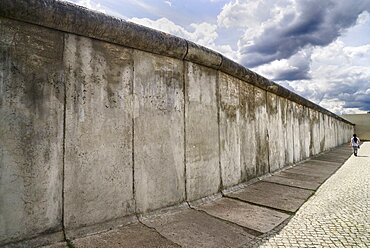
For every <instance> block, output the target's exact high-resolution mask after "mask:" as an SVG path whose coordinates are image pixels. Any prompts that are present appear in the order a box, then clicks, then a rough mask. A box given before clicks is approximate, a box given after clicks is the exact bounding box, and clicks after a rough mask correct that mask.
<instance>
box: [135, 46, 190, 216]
mask: <svg viewBox="0 0 370 248" xmlns="http://www.w3.org/2000/svg"><path fill="white" fill-rule="evenodd" d="M134 60H135V72H134V78H135V80H134V87H133V92H134V98H135V100H134V105H135V106H134V130H135V131H134V160H135V163H134V167H135V168H134V175H135V176H134V185H135V193H136V194H135V197H136V212H138V213H143V212H147V211H150V210H155V209H159V208H162V207H167V206H172V205H176V204H179V203H180V202H182V201H184V200H185V178H184V177H185V175H184V171H185V168H184V167H185V165H184V92H183V89H184V80H183V79H184V75H183V71H184V68H183V63H182V62H181V61H179V60H176V59H172V58H168V57H164V56H155V55H153V54H150V53H145V52H142V51H135V52H134Z"/></svg>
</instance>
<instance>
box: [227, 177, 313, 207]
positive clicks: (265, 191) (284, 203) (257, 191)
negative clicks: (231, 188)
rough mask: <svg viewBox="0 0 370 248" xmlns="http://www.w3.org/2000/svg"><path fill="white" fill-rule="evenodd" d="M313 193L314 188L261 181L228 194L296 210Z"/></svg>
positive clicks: (271, 205)
mask: <svg viewBox="0 0 370 248" xmlns="http://www.w3.org/2000/svg"><path fill="white" fill-rule="evenodd" d="M312 194H313V191H312V190H307V189H299V188H294V187H289V186H285V185H279V184H276V183H270V182H263V181H260V182H257V183H254V184H252V185H250V186H248V187H247V188H245V189H243V190H241V191H240V192H235V193H231V194H228V196H229V197H232V198H236V199H240V200H242V201H246V202H251V203H255V204H259V205H263V206H266V207H271V208H275V209H280V210H283V211H288V212H295V211H297V210H298V208H299V207H300V206H301V205H302V204H303V203H304V202H305V201H306V200H307V199H308V198H309V197H310V196H311V195H312Z"/></svg>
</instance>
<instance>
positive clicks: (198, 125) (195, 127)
mask: <svg viewBox="0 0 370 248" xmlns="http://www.w3.org/2000/svg"><path fill="white" fill-rule="evenodd" d="M200 82H201V83H200ZM217 113H218V110H217V72H216V71H214V70H212V69H210V68H207V67H204V66H200V65H197V64H194V63H190V62H185V127H186V130H185V140H186V144H185V146H186V153H185V155H186V187H187V188H186V192H187V198H188V199H187V200H188V201H193V200H197V199H200V198H202V197H205V196H209V195H212V194H215V193H217V192H218V191H219V188H220V184H221V180H220V179H221V175H220V173H221V172H220V165H219V163H220V159H219V133H218V132H219V130H218V128H219V126H218V116H217ZM165 128H167V126H166V127H165ZM204 137H207V138H206V139H205V138H204ZM171 187H172V188H173V186H171Z"/></svg>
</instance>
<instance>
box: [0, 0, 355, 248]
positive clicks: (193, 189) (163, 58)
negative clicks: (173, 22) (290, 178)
mask: <svg viewBox="0 0 370 248" xmlns="http://www.w3.org/2000/svg"><path fill="white" fill-rule="evenodd" d="M1 4H2V5H1V8H0V31H1V32H0V33H1V37H0V56H1V59H0V67H1V71H0V246H3V245H5V244H9V243H14V242H18V241H21V242H22V243H27V246H30V247H31V246H33V245H34V244H35V243H37V244H41V243H48V242H52V241H57V240H62V239H63V232H64V233H65V234H66V236H67V237H68V238H74V237H77V236H81V235H84V234H87V233H91V232H95V231H101V230H104V229H107V228H110V227H113V226H117V225H121V224H125V223H128V222H130V221H132V220H134V219H135V218H134V216H135V215H136V214H140V213H146V212H149V211H152V210H156V209H160V208H164V207H168V206H172V205H178V204H181V203H182V202H184V201H193V200H198V199H200V198H202V197H206V196H210V195H213V194H216V193H219V192H220V191H221V190H223V189H226V188H228V187H231V186H234V185H237V184H239V183H242V182H246V181H248V180H250V179H252V178H256V177H258V176H261V175H264V174H266V173H269V172H273V171H276V170H278V169H281V168H283V167H284V166H287V165H291V164H293V163H296V162H299V161H301V160H303V159H306V158H308V157H309V156H312V155H315V154H317V153H320V152H322V151H325V150H327V149H330V148H332V147H335V146H337V145H340V144H342V143H344V142H347V140H348V139H349V138H350V137H351V135H352V133H353V125H352V124H351V123H349V122H347V121H345V120H343V119H341V118H340V117H338V116H336V115H334V114H332V113H330V112H329V111H327V110H325V109H323V108H321V107H319V106H317V105H315V104H313V103H312V102H309V101H308V100H306V99H303V98H301V97H300V96H298V95H296V94H294V93H292V92H290V91H288V90H286V89H284V88H282V87H281V86H279V85H277V84H275V83H273V82H271V81H269V80H267V79H265V78H263V77H261V76H259V75H257V74H255V73H254V72H251V71H249V70H248V69H246V68H244V67H242V66H241V65H238V64H237V63H235V62H232V61H230V60H228V59H227V58H225V57H223V56H222V55H220V54H218V53H215V52H213V51H210V50H208V49H206V48H203V47H200V46H198V45H196V44H194V43H191V42H188V41H186V40H183V39H180V38H177V37H173V36H170V35H167V34H164V33H161V32H157V31H154V30H150V29H147V28H144V27H141V26H138V25H134V24H130V23H127V22H124V21H122V20H118V19H115V18H112V17H109V16H105V15H103V14H100V13H95V12H90V11H88V10H86V9H84V8H81V7H76V6H74V5H71V4H68V3H62V2H54V1H52V0H43V1H23V0H16V1H14V0H3V1H2V3H1ZM26 9H27V11H24V10H26ZM32 240H33V241H32Z"/></svg>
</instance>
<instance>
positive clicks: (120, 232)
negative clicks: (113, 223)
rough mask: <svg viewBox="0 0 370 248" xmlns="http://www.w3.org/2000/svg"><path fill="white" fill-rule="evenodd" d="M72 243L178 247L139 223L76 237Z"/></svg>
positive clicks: (90, 247)
mask: <svg viewBox="0 0 370 248" xmlns="http://www.w3.org/2000/svg"><path fill="white" fill-rule="evenodd" d="M72 244H73V246H74V247H75V248H100V247H109V248H125V247H127V248H144V247H147V248H151V247H166V248H170V247H171V248H172V247H173V248H175V247H180V246H179V245H177V244H175V243H173V242H171V241H169V240H168V239H165V238H164V237H162V235H160V234H159V233H158V232H156V231H155V230H153V229H151V228H148V227H146V226H144V225H142V224H140V223H137V224H132V225H128V226H125V227H122V228H119V229H115V230H112V231H109V232H106V233H102V234H99V235H94V236H87V237H84V238H80V239H76V240H74V241H73V243H72Z"/></svg>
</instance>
